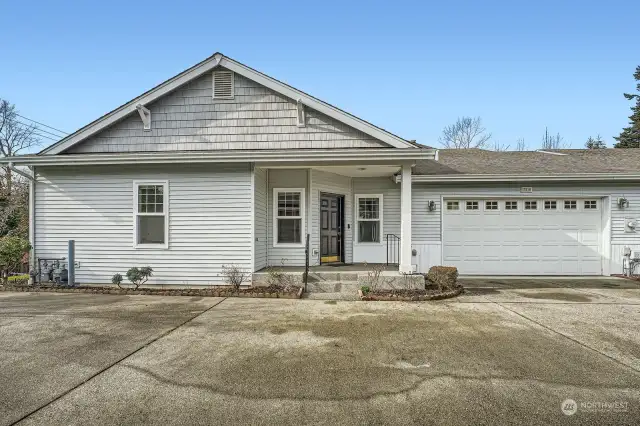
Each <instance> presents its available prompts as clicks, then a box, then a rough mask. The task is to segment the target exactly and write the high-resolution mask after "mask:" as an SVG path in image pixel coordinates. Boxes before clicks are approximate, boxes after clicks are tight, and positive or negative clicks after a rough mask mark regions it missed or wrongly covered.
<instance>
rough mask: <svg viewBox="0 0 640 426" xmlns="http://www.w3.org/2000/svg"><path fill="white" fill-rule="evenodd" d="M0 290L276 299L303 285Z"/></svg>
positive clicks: (19, 287)
mask: <svg viewBox="0 0 640 426" xmlns="http://www.w3.org/2000/svg"><path fill="white" fill-rule="evenodd" d="M0 291H23V292H46V293H93V294H134V295H150V296H202V297H263V298H276V299H299V298H300V297H301V296H302V288H301V287H292V288H291V290H289V291H284V289H283V288H281V287H278V286H270V287H260V286H256V287H248V288H241V289H239V290H236V289H234V288H232V287H227V286H216V287H210V288H190V289H186V288H185V289H182V288H173V289H163V288H139V289H138V290H134V289H133V288H122V289H120V288H115V287H97V286H77V287H62V286H51V285H35V286H33V285H11V283H10V284H9V285H7V286H1V285H0Z"/></svg>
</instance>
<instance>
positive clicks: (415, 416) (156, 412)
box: [0, 279, 640, 425]
mask: <svg viewBox="0 0 640 426" xmlns="http://www.w3.org/2000/svg"><path fill="white" fill-rule="evenodd" d="M464 281H465V285H467V286H468V287H469V289H470V291H469V292H468V293H466V294H464V295H463V296H461V297H460V298H457V299H454V300H449V301H439V302H427V303H401V302H397V303H396V302H342V301H339V302H324V301H316V300H274V299H264V300H263V299H243V298H229V299H215V298H204V299H201V298H179V297H151V296H107V295H77V294H50V293H47V294H35V293H34V294H24V293H14V294H11V293H0V342H1V343H2V344H1V346H0V380H1V382H2V383H3V386H2V387H0V424H13V423H15V422H19V423H20V424H60V425H62V424H65V425H67V424H83V425H84V424H145V423H146V424H157V423H160V424H185V425H186V424H212V423H215V424H240V423H242V424H247V423H251V424H305V423H314V424H407V423H409V424H411V423H413V424H430V423H431V424H453V423H455V424H460V423H467V424H476V423H485V424H486V423H506V424H516V423H518V424H522V423H528V424H531V423H534V424H535V423H537V424H566V423H586V422H594V423H595V422H597V423H598V424H634V423H636V421H637V419H638V418H640V334H639V331H638V330H639V326H640V289H639V288H638V286H637V285H636V284H635V283H632V282H629V281H623V280H566V281H561V280H550V282H549V283H546V284H545V283H542V282H540V281H534V282H533V283H525V282H523V281H520V280H516V281H512V280H504V279H499V280H492V279H480V280H467V279H465V280H464ZM568 399H572V400H575V401H576V403H577V412H576V413H575V414H573V415H570V416H569V415H566V414H563V412H562V411H561V404H562V403H563V401H565V400H568ZM570 407H571V406H570V405H566V406H565V408H567V412H571V410H569V409H568V408H570Z"/></svg>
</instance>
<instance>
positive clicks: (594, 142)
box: [584, 135, 607, 149]
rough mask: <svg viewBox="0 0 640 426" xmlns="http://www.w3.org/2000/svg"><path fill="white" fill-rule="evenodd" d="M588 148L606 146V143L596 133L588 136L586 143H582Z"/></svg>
mask: <svg viewBox="0 0 640 426" xmlns="http://www.w3.org/2000/svg"><path fill="white" fill-rule="evenodd" d="M584 146H585V147H587V148H588V149H603V148H606V147H607V144H606V143H605V142H604V140H602V136H600V135H598V136H596V137H595V139H594V138H592V137H591V136H589V139H587V143H585V144H584Z"/></svg>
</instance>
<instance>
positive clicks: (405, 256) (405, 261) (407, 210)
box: [400, 164, 413, 273]
mask: <svg viewBox="0 0 640 426" xmlns="http://www.w3.org/2000/svg"><path fill="white" fill-rule="evenodd" d="M400 185H401V190H400V193H401V196H400V272H405V273H410V272H413V268H412V266H411V165H409V164H404V165H403V166H402V180H401V181H400Z"/></svg>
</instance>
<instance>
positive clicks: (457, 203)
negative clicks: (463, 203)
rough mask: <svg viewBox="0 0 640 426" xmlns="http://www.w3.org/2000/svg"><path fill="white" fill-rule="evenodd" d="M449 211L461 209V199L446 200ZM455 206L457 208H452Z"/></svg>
mask: <svg viewBox="0 0 640 426" xmlns="http://www.w3.org/2000/svg"><path fill="white" fill-rule="evenodd" d="M445 204H446V208H447V211H450V212H455V211H459V210H460V201H457V200H446V201H445ZM450 207H455V208H450Z"/></svg>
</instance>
